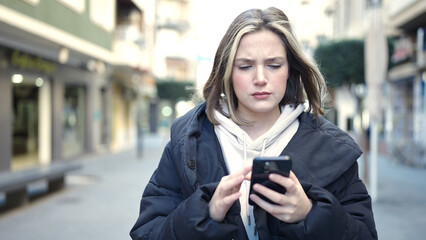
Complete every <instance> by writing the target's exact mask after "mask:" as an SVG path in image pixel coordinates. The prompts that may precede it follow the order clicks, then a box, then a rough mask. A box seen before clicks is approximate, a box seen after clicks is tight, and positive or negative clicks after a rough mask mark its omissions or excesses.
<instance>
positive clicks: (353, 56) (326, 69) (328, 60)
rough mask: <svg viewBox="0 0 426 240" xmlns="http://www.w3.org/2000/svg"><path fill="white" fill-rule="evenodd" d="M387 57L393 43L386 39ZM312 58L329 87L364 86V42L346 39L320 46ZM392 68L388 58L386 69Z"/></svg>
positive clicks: (391, 50) (392, 49)
mask: <svg viewBox="0 0 426 240" xmlns="http://www.w3.org/2000/svg"><path fill="white" fill-rule="evenodd" d="M387 42H388V52H389V56H391V55H392V53H393V51H394V43H393V40H392V39H389V38H388V41H387ZM314 58H315V60H316V61H317V62H318V64H319V65H320V69H321V72H322V73H323V74H324V77H325V80H326V82H327V85H328V86H329V87H338V86H341V85H343V84H349V85H351V84H360V83H361V84H365V80H364V79H365V75H364V74H365V72H364V41H363V40H356V39H346V40H340V41H331V42H328V43H325V44H321V45H320V46H318V47H317V48H316V49H315V52H314ZM392 66H393V64H392V62H391V58H389V63H388V68H391V67H392Z"/></svg>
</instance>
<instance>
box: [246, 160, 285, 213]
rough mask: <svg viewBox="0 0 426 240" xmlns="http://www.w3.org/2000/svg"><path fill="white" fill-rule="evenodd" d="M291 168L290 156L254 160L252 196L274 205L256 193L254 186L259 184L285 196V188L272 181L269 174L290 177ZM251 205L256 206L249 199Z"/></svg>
mask: <svg viewBox="0 0 426 240" xmlns="http://www.w3.org/2000/svg"><path fill="white" fill-rule="evenodd" d="M291 167H292V161H291V159H290V157H289V156H278V157H257V158H255V159H253V168H252V174H251V183H250V194H252V193H254V194H256V195H258V196H259V197H261V198H262V199H263V200H265V201H267V202H269V203H274V202H272V201H271V200H269V199H268V198H266V197H265V196H263V195H261V194H259V193H257V192H256V191H254V190H253V185H254V184H255V183H259V184H262V185H263V186H265V187H267V188H269V189H272V190H274V191H276V192H279V193H282V194H284V193H285V192H286V190H285V188H284V187H283V186H281V185H279V184H277V183H274V182H272V181H270V180H269V174H271V173H276V174H280V175H282V176H285V177H288V176H289V174H290V170H291ZM249 204H250V205H255V203H254V202H252V201H251V199H249Z"/></svg>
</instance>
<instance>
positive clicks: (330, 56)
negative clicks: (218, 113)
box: [0, 0, 426, 239]
mask: <svg viewBox="0 0 426 240" xmlns="http://www.w3.org/2000/svg"><path fill="white" fill-rule="evenodd" d="M269 6H275V7H278V8H280V9H282V10H283V11H284V12H285V13H286V14H287V16H288V17H289V19H290V22H292V24H293V28H294V30H295V32H296V35H297V37H298V38H299V40H300V41H301V43H302V45H303V47H304V49H305V50H306V53H307V54H309V55H311V56H312V57H313V58H314V59H315V60H316V61H317V62H318V64H319V65H320V68H321V71H322V72H323V73H324V75H325V78H326V81H327V85H328V87H329V93H330V94H329V96H328V98H327V99H326V103H327V104H326V105H327V110H328V111H327V114H326V117H327V119H329V120H330V121H332V122H333V123H335V124H336V125H337V126H338V127H340V128H341V129H343V130H344V131H347V132H348V133H350V134H351V136H353V138H354V139H355V140H356V141H357V142H358V143H359V145H360V146H361V147H362V148H363V151H364V153H365V154H364V155H363V156H362V157H361V158H360V159H359V164H360V176H361V177H362V179H363V181H364V182H365V183H366V184H367V186H368V188H369V191H370V192H371V194H372V197H373V200H374V208H375V209H374V210H375V212H376V213H375V214H376V215H377V217H376V222H377V225H378V229H379V236H380V233H382V236H383V235H384V236H386V237H385V238H383V239H421V237H420V236H424V234H426V232H425V230H424V229H423V228H424V226H425V224H426V217H423V216H417V218H412V215H411V214H415V213H416V212H418V211H419V209H421V211H423V212H425V210H426V206H425V202H426V171H425V169H426V156H425V155H426V106H425V105H426V96H425V88H426V87H425V84H426V39H425V34H424V31H425V28H426V1H424V0H405V1H400V0H322V1H321V0H318V1H314V0H281V1H272V0H263V1H255V0H244V1H229V0H228V1H225V0H215V1H195V0H0V102H1V104H0V129H1V131H0V152H1V154H0V212H1V213H0V232H1V233H0V238H1V239H26V238H28V237H32V238H34V236H35V238H36V239H56V238H58V237H57V236H61V238H63V232H61V234H60V235H55V234H56V233H55V231H54V230H52V228H46V226H53V229H58V228H60V227H54V225H52V224H58V223H59V222H61V221H55V220H54V219H62V220H64V216H65V215H66V216H67V221H70V222H72V223H73V224H79V223H82V226H81V227H80V228H78V229H79V230H78V231H81V232H80V234H78V233H76V232H75V231H76V230H75V229H72V228H71V229H68V230H64V229H61V231H69V233H70V237H71V236H72V237H73V239H76V238H77V239H86V238H87V239H89V236H90V238H102V239H109V238H108V237H110V239H122V238H128V237H127V236H128V235H127V232H128V231H129V230H130V227H131V225H132V224H133V222H134V221H135V220H136V218H137V211H138V201H139V199H140V194H141V193H142V191H143V187H144V186H145V184H146V182H147V181H148V179H149V177H150V175H151V174H152V171H153V170H154V169H155V166H156V164H158V160H159V157H160V155H161V152H162V147H163V146H164V144H165V142H166V141H167V139H168V129H169V127H170V124H171V122H172V121H173V120H174V119H175V118H176V117H179V116H181V115H182V114H184V113H186V112H187V111H188V110H189V109H191V108H192V107H193V106H195V105H197V104H199V103H200V102H202V101H203V99H202V95H201V89H202V87H203V84H204V82H205V81H206V80H207V78H208V76H209V73H210V70H211V67H212V63H213V57H214V54H215V51H216V48H217V46H218V44H219V42H220V40H221V37H222V36H223V34H224V33H225V31H226V29H227V27H228V26H229V24H230V23H231V21H232V20H233V19H234V18H235V17H236V16H237V14H239V13H241V12H242V11H244V10H247V9H249V8H266V7H269ZM112 176H114V178H111V177H112ZM108 179H110V181H109V180H108ZM410 179H411V180H410ZM392 181H393V182H392ZM101 186H105V189H103V188H102V187H101ZM107 186H109V188H108V187H107ZM396 186H398V190H395V187H396ZM64 187H66V188H64ZM111 187H116V188H114V191H116V192H114V194H109V195H108V197H106V198H105V196H104V194H107V193H110V192H111V190H112V188H111ZM82 191H85V192H82ZM404 191H406V192H404ZM126 194H127V195H126ZM40 196H43V197H40ZM87 196H92V197H93V199H92V201H93V202H90V201H89V202H85V200H84V199H85V197H87ZM101 199H102V200H101ZM106 199H109V200H106ZM410 199H411V200H412V201H414V202H409V201H408V202H407V200H410ZM413 199H414V200H413ZM108 201H109V202H108ZM94 202H96V203H94ZM100 202H103V204H105V206H104V208H105V209H103V210H105V211H107V210H108V211H110V210H111V207H112V206H116V207H117V209H116V211H117V212H116V215H112V218H115V220H112V219H111V217H110V218H108V219H109V220H105V219H104V217H105V215H104V214H105V212H103V211H102V212H97V211H95V212H94V213H96V214H93V215H90V216H91V218H89V219H91V220H90V221H89V220H87V218H86V220H87V221H84V220H82V218H81V216H82V214H83V213H84V214H89V212H91V211H90V210H93V209H94V208H96V206H98V207H99V206H102V204H100V205H99V203H100ZM112 202H113V203H112ZM57 203H61V204H64V203H66V204H68V205H66V206H68V207H70V206H74V208H66V207H64V206H63V205H61V204H59V205H58V204H57ZM117 204H118V205H117ZM129 205H130V206H129ZM118 206H120V207H118ZM124 206H126V207H124ZM401 207H402V208H403V209H404V208H407V209H408V207H411V208H410V209H412V211H409V210H406V211H402V212H400V213H399V214H398V216H395V215H393V214H394V213H395V209H396V208H401ZM51 209H55V211H51ZM376 209H377V211H376ZM54 213H55V214H56V215H49V214H54ZM102 213H104V214H102ZM73 214H74V215H73ZM84 214H83V215H84ZM417 215H418V214H417ZM41 216H51V218H42V217H41ZM72 216H74V217H72ZM98 218H99V219H98ZM42 219H44V220H45V221H42ZM401 219H403V221H404V222H405V223H406V224H408V223H411V224H408V225H409V226H406V227H403V228H402V229H398V228H399V227H400V226H401V225H400V224H401V222H398V220H401ZM64 221H65V220H64ZM93 221H104V223H105V224H106V225H105V226H102V227H105V228H107V229H108V226H115V227H117V225H120V227H118V229H121V230H122V231H121V230H118V233H116V235H114V234H113V233H106V232H104V231H102V233H99V232H98V230H96V229H97V227H96V226H94V225H90V224H88V222H90V223H91V224H93ZM123 221H125V223H123ZM34 224H35V225H34ZM37 224H38V225H37ZM84 225H85V226H86V227H87V226H90V228H87V229H86V232H85V231H84V230H82V229H85V228H84ZM397 226H398V228H397ZM422 226H423V227H422ZM410 227H411V228H410ZM17 229H26V230H27V231H23V232H20V231H18V230H17ZM109 229H110V231H114V230H113V229H114V228H109ZM413 229H414V230H413ZM391 230H392V231H398V232H399V234H398V233H394V232H392V231H391ZM56 231H58V230H56ZM73 231H74V232H73ZM18 232H19V233H20V234H16V233H18ZM24 232H27V234H29V233H31V234H32V235H25V233H24ZM107 232H108V231H107ZM34 234H36V235H34ZM37 234H40V235H37ZM57 234H59V233H57ZM75 234H77V235H75ZM386 234H387V235H386ZM420 234H423V235H420ZM400 237H401V238H400ZM70 239H71V238H70Z"/></svg>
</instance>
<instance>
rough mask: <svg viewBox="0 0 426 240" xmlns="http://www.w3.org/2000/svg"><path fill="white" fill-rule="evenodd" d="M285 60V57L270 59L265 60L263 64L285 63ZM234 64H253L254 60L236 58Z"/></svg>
mask: <svg viewBox="0 0 426 240" xmlns="http://www.w3.org/2000/svg"><path fill="white" fill-rule="evenodd" d="M285 61H286V58H285V57H271V58H267V59H266V60H265V62H285ZM235 62H238V63H253V62H255V60H252V59H249V58H236V59H235Z"/></svg>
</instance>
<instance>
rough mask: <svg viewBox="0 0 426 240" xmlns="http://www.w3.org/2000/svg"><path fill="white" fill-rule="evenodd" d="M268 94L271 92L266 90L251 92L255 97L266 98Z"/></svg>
mask: <svg viewBox="0 0 426 240" xmlns="http://www.w3.org/2000/svg"><path fill="white" fill-rule="evenodd" d="M270 95H271V93H268V92H255V93H253V94H252V96H253V97H254V98H255V99H266V98H268V97H269V96H270Z"/></svg>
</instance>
